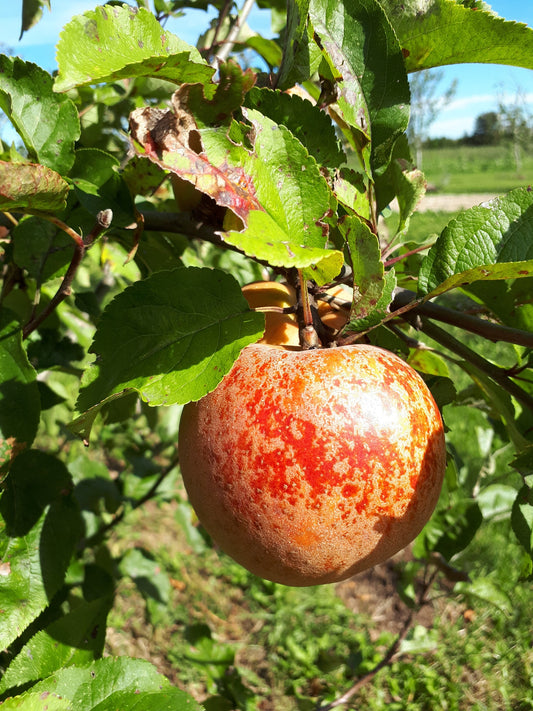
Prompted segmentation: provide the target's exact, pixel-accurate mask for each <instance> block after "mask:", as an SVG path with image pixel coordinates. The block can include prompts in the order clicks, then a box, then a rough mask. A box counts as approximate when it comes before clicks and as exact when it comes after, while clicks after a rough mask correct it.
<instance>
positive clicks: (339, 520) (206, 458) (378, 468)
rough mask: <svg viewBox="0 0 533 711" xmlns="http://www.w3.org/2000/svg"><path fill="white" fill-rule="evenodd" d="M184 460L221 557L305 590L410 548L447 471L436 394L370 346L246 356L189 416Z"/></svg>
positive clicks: (264, 348) (268, 350)
mask: <svg viewBox="0 0 533 711" xmlns="http://www.w3.org/2000/svg"><path fill="white" fill-rule="evenodd" d="M295 328H296V330H297V325H295ZM179 456H180V466H181V471H182V475H183V479H184V482H185V486H186V489H187V492H188V495H189V499H190V502H191V504H192V506H193V507H194V509H195V511H196V513H197V515H198V518H199V520H200V521H201V523H202V524H203V525H204V527H205V528H206V530H207V531H208V532H209V534H210V535H211V536H212V538H213V539H214V541H215V542H216V543H217V544H218V545H219V546H220V548H221V549H222V550H224V551H225V552H226V553H228V554H229V555H230V556H232V557H233V558H234V559H235V560H236V561H237V562H239V563H240V564H242V565H243V566H244V567H246V568H248V569H249V570H250V571H252V572H253V573H255V574H256V575H259V576H261V577H263V578H267V579H269V580H273V581H275V582H280V583H284V584H286V585H294V586H303V585H315V584H320V583H332V582H336V581H339V580H343V579H345V578H348V577H350V576H352V575H354V574H355V573H358V572H360V571H362V570H365V569H366V568H369V567H372V566H373V565H376V564H377V563H380V562H383V561H384V560H386V559H387V558H389V557H390V556H392V555H394V554H395V553H396V552H398V551H399V550H400V549H402V548H404V547H405V546H406V545H407V544H408V543H409V542H410V541H412V540H413V539H414V538H415V537H416V536H417V535H418V533H419V532H420V531H421V530H422V528H423V526H424V524H425V523H426V522H427V520H428V519H429V517H430V515H431V513H432V512H433V509H434V507H435V505H436V503H437V500H438V497H439V493H440V490H441V485H442V480H443V476H444V471H445V466H446V452H445V444H444V432H443V424H442V419H441V416H440V413H439V410H438V407H437V405H436V404H435V401H434V400H433V397H432V395H431V393H430V391H429V389H428V387H427V386H426V384H425V383H424V381H423V380H422V378H421V377H420V376H419V375H418V373H416V371H414V370H413V368H411V366H409V365H408V364H407V363H405V362H404V361H403V360H402V359H401V358H399V357H398V356H396V355H394V354H393V353H391V352H389V351H386V350H383V349H381V348H377V347H375V346H370V345H350V346H341V347H331V348H320V349H314V350H298V349H297V348H295V347H294V346H293V345H289V346H285V347H283V346H281V347H280V346H276V345H272V344H271V343H265V342H259V343H257V344H253V345H251V346H248V347H246V348H245V349H244V350H243V351H242V352H241V354H240V356H239V357H238V359H237V361H236V362H235V363H234V365H233V367H232V369H231V370H230V372H229V373H228V374H227V375H226V376H225V378H224V379H223V380H222V382H221V383H220V384H219V385H218V387H217V388H216V389H215V390H214V391H213V392H211V393H209V394H208V395H206V396H205V397H204V398H202V399H201V400H200V401H199V402H196V403H189V404H188V405H186V406H185V408H184V411H183V415H182V420H181V425H180V433H179Z"/></svg>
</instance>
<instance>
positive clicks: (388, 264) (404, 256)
mask: <svg viewBox="0 0 533 711" xmlns="http://www.w3.org/2000/svg"><path fill="white" fill-rule="evenodd" d="M432 246H433V245H432V244H423V245H421V246H420V247H416V248H415V249H411V250H410V251H409V252H405V254H400V256H399V257H392V259H386V260H385V261H384V262H383V266H384V267H385V269H387V268H388V267H392V265H393V264H396V263H397V262H401V261H402V260H403V259H407V257H411V256H412V255H413V254H418V253H419V252H423V251H424V250H426V249H429V248H430V247H432Z"/></svg>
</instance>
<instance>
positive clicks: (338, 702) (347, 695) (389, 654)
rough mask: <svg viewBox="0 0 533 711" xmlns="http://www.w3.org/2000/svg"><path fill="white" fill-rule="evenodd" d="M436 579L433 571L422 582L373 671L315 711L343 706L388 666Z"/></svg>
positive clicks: (425, 601)
mask: <svg viewBox="0 0 533 711" xmlns="http://www.w3.org/2000/svg"><path fill="white" fill-rule="evenodd" d="M426 570H427V568H426ZM436 577H437V571H436V570H435V571H434V572H433V573H432V574H431V575H430V577H429V579H428V580H426V581H425V582H424V584H423V586H422V588H421V590H420V593H419V594H418V600H417V606H416V608H415V607H413V608H411V610H410V611H409V614H408V616H407V618H406V619H405V622H404V623H403V625H402V628H401V630H400V632H399V633H398V635H397V637H396V639H395V640H394V642H393V643H392V644H391V646H390V647H389V648H388V650H387V651H386V652H385V655H384V656H383V658H382V659H381V661H379V662H378V663H377V664H376V666H375V667H374V668H373V669H371V670H370V671H369V672H367V673H366V674H365V675H364V676H362V677H361V678H360V679H358V680H357V681H356V682H355V683H354V684H353V685H352V686H351V687H350V688H349V689H348V690H347V691H345V692H344V694H342V695H341V696H339V697H337V698H336V699H334V700H333V701H331V702H330V703H329V704H326V705H325V706H322V705H320V704H319V705H318V706H317V711H331V710H332V709H335V708H337V706H343V705H344V704H347V703H348V702H349V701H350V699H351V698H352V697H353V696H354V695H355V694H356V693H357V692H358V691H359V689H361V688H362V687H363V686H365V685H366V684H368V683H369V682H370V681H372V679H373V678H374V677H375V676H376V674H378V673H379V672H380V671H381V670H382V669H384V668H385V667H387V666H389V664H390V663H391V662H392V661H393V659H394V657H395V656H396V655H397V654H398V652H399V651H400V647H401V644H402V642H403V641H404V639H405V638H406V637H407V635H408V634H409V630H410V629H411V627H412V625H413V621H414V619H415V616H416V614H417V612H418V610H419V609H420V608H421V607H422V606H423V605H425V604H426V603H427V595H428V593H429V590H430V588H431V587H432V585H433V583H434V582H435V579H436Z"/></svg>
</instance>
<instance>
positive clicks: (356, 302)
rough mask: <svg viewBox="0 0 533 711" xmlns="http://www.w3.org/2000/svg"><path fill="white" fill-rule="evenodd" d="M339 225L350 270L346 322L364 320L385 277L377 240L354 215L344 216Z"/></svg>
mask: <svg viewBox="0 0 533 711" xmlns="http://www.w3.org/2000/svg"><path fill="white" fill-rule="evenodd" d="M339 227H340V229H341V232H342V234H343V235H344V237H345V239H346V242H347V244H348V250H349V252H350V261H351V264H352V271H353V283H354V296H353V302H352V308H351V311H350V321H352V320H353V321H358V320H359V319H366V317H367V316H368V315H369V314H370V313H371V312H372V311H373V310H374V309H375V307H376V306H377V305H378V303H379V301H380V299H381V297H382V295H383V290H384V286H385V279H384V270H383V262H382V261H381V250H380V247H379V240H378V237H377V235H375V234H374V233H373V232H372V231H371V230H370V228H369V227H368V225H366V224H365V223H364V222H362V221H361V220H359V219H358V218H357V217H352V218H349V217H348V218H346V219H344V220H343V221H342V222H341V223H340V224H339Z"/></svg>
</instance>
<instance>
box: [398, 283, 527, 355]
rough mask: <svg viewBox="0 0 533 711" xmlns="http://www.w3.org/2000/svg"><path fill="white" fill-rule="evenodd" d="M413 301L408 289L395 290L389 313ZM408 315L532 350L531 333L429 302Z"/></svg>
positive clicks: (413, 309)
mask: <svg viewBox="0 0 533 711" xmlns="http://www.w3.org/2000/svg"><path fill="white" fill-rule="evenodd" d="M415 299H416V294H415V293H414V292H413V291H409V289H397V291H396V293H395V295H394V299H393V301H392V304H391V311H396V310H397V309H398V308H401V307H404V306H406V305H408V304H410V303H412V302H413V301H414V300H415ZM410 313H411V314H418V315H420V316H427V317H428V318H431V319H434V320H436V321H441V322H442V323H448V324H450V326H458V327H459V328H462V329H464V330H465V331H469V332H470V333H475V334H477V335H478V336H482V337H483V338H486V339H487V340H489V341H494V342H495V341H505V342H506V343H515V344H516V345H518V346H525V347H526V348H533V333H530V332H529V331H522V330H520V329H518V328H510V327H509V326H502V325H501V324H499V323H493V322H492V321H487V320H485V319H481V318H477V316H470V314H464V313H462V312H461V311H455V310H454V309H448V308H446V307H445V306H439V305H438V304H433V303H431V302H429V301H426V302H425V303H423V304H418V305H413V308H412V310H411V311H410Z"/></svg>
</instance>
